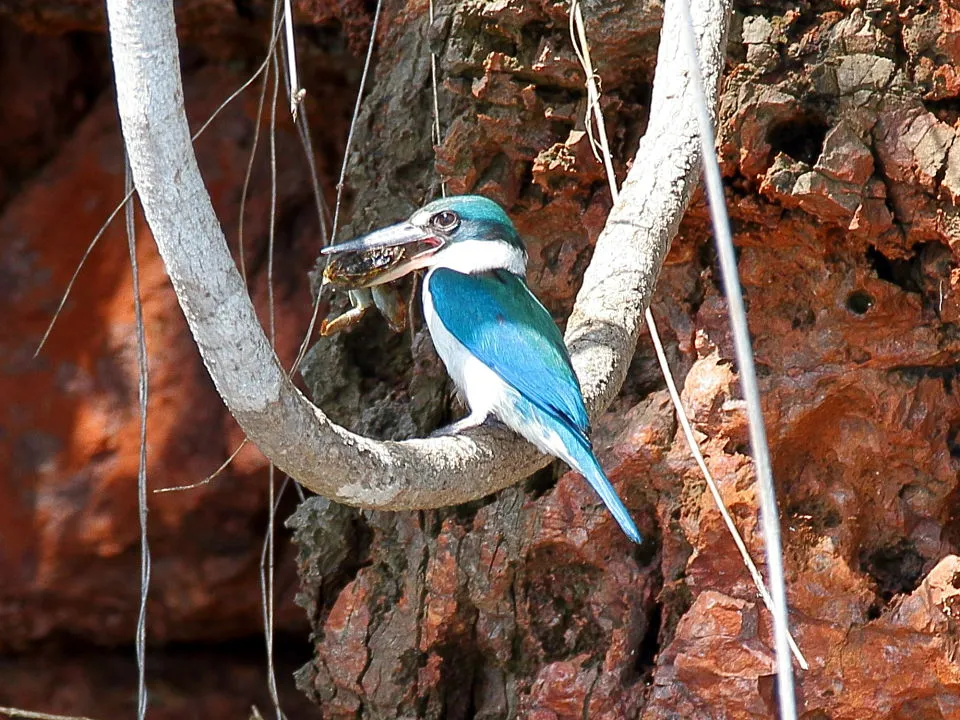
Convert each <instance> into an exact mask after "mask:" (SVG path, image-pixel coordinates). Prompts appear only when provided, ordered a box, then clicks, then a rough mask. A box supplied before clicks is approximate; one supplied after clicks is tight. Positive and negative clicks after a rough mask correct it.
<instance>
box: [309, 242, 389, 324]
mask: <svg viewBox="0 0 960 720" xmlns="http://www.w3.org/2000/svg"><path fill="white" fill-rule="evenodd" d="M405 257H406V252H405V250H404V248H402V247H389V248H379V249H376V250H354V251H344V252H339V253H336V254H333V255H331V256H330V260H329V261H328V263H327V267H326V268H324V270H323V284H322V285H331V286H332V287H334V288H336V289H338V290H344V291H346V292H347V295H348V296H349V298H350V305H351V307H350V309H349V310H347V311H346V312H345V313H343V314H342V315H338V316H337V317H335V318H333V319H330V318H326V319H324V320H323V322H322V323H321V324H320V334H321V335H323V336H328V335H335V334H336V333H339V332H342V331H344V330H349V329H351V328H353V327H355V326H356V325H357V324H358V323H359V322H360V320H361V318H363V316H364V315H366V314H367V312H368V311H369V310H370V308H376V309H377V310H378V311H379V312H380V314H381V315H383V317H384V318H385V319H386V321H387V324H388V325H389V326H390V329H391V330H393V331H394V332H397V333H399V332H403V330H404V329H405V328H406V326H407V306H406V304H405V303H404V302H403V301H402V300H401V298H400V294H399V293H398V292H397V290H396V288H394V287H393V286H392V285H389V284H376V280H377V279H378V278H380V277H381V276H382V275H384V274H385V273H387V272H389V271H390V270H391V269H393V268H394V267H396V266H397V265H399V264H400V263H401V262H403V260H404V259H405ZM321 287H322V286H321Z"/></svg>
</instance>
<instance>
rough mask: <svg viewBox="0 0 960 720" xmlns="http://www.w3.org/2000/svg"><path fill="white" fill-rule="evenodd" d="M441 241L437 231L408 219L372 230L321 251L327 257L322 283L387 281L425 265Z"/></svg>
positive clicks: (347, 285)
mask: <svg viewBox="0 0 960 720" xmlns="http://www.w3.org/2000/svg"><path fill="white" fill-rule="evenodd" d="M444 243H445V240H444V239H443V238H442V237H439V236H438V235H437V234H436V233H434V232H432V231H430V230H429V229H427V228H422V227H418V226H417V225H414V224H413V223H411V222H401V223H397V224H396V225H391V226H390V227H385V228H383V229H381V230H375V231H374V232H372V233H370V234H368V235H364V236H363V237H360V238H357V239H356V240H350V241H348V242H345V243H340V244H339V245H331V246H330V247H326V248H323V250H321V251H320V252H321V254H323V255H327V256H328V257H329V260H328V262H327V267H326V268H325V269H324V271H323V283H324V284H327V283H329V284H331V285H333V286H335V287H338V288H340V289H343V290H355V289H358V288H368V287H373V286H375V285H382V284H384V283H389V282H392V281H394V280H397V279H398V278H401V277H403V276H404V275H406V274H407V273H410V272H413V271H414V270H419V269H420V268H423V267H426V266H427V265H428V264H429V259H430V257H431V256H432V255H434V254H435V253H436V252H437V251H438V250H440V248H442V247H443V245H444Z"/></svg>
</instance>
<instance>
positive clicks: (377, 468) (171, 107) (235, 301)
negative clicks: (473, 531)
mask: <svg viewBox="0 0 960 720" xmlns="http://www.w3.org/2000/svg"><path fill="white" fill-rule="evenodd" d="M676 5H677V3H676V2H673V1H671V0H668V2H667V4H666V8H665V18H664V23H663V30H662V35H661V37H662V41H661V44H660V50H659V57H658V62H657V69H656V75H655V78H654V87H653V102H652V107H651V113H650V122H649V126H648V129H647V133H646V135H645V136H644V138H643V139H642V140H641V142H640V147H639V149H638V151H637V157H636V160H635V161H634V164H633V167H632V169H631V170H630V173H629V175H628V177H627V180H626V182H625V183H624V185H623V189H622V192H621V196H620V200H619V202H618V203H617V204H616V205H615V206H614V208H613V210H612V211H611V212H610V216H609V218H608V219H607V223H606V226H605V228H604V230H603V232H602V234H601V236H600V238H599V240H598V241H597V246H596V250H595V253H594V256H593V260H592V261H591V264H590V266H589V268H588V269H587V272H586V274H585V276H584V282H583V286H582V288H581V290H580V293H579V295H578V297H577V302H576V306H575V307H574V310H573V314H572V316H571V318H570V321H569V323H568V325H567V335H566V339H567V342H568V344H569V346H570V349H571V354H572V357H573V362H574V366H575V368H576V370H577V373H578V375H579V377H580V380H581V383H582V386H583V391H584V396H585V398H586V400H587V406H588V407H589V408H590V410H591V414H593V415H596V414H597V413H599V412H602V411H603V410H604V409H605V408H606V407H607V406H608V405H609V404H610V402H611V401H612V400H613V397H614V396H615V395H616V393H617V392H618V391H619V389H620V387H621V385H622V384H623V381H624V378H625V376H626V371H627V367H628V366H629V363H630V360H631V358H632V356H633V353H634V350H635V348H636V341H637V337H638V334H639V332H640V329H641V326H642V321H643V311H644V309H645V308H646V307H647V306H648V305H649V303H650V299H651V296H652V294H653V288H654V285H655V283H656V279H657V275H658V274H659V272H660V268H661V265H662V264H663V259H664V257H665V256H666V253H667V250H668V249H669V246H670V242H671V240H672V239H673V237H674V235H675V234H676V231H677V227H678V226H679V224H680V220H681V218H682V216H683V213H684V210H685V209H686V206H687V203H688V202H689V199H690V197H691V195H692V193H693V190H694V188H695V187H696V185H697V182H698V180H699V176H700V158H701V155H700V145H699V137H698V134H697V120H696V113H695V111H694V109H693V108H694V105H693V103H694V100H693V94H692V91H691V87H690V84H689V82H688V75H687V63H686V60H685V57H684V55H683V52H682V50H681V45H680V43H679V42H678V38H679V23H680V22H681V16H680V13H679V11H678V8H677V7H676ZM729 6H730V0H697V1H696V2H693V7H692V10H693V15H694V20H695V24H696V25H697V31H698V36H699V42H700V49H701V64H702V66H703V69H704V72H705V85H706V87H707V88H708V89H709V91H710V98H709V100H710V104H711V106H715V105H716V92H717V86H718V82H719V78H720V73H721V71H722V69H723V65H724V50H725V40H726V29H727V23H728V18H729ZM107 12H108V19H109V24H110V40H111V48H112V51H113V65H114V72H115V76H116V83H117V102H118V107H119V112H120V119H121V123H122V127H123V136H124V141H125V143H126V147H127V153H128V155H129V157H130V163H131V166H132V169H133V176H134V181H135V184H136V188H137V192H138V194H139V196H140V201H141V203H142V204H143V209H144V213H145V215H146V218H147V222H148V223H149V225H150V229H151V230H152V232H153V235H154V239H155V241H156V243H157V247H158V249H159V251H160V255H161V256H162V258H163V261H164V263H165V265H166V268H167V272H168V274H169V276H170V279H171V282H172V283H173V287H174V290H175V291H176V293H177V297H178V299H179V301H180V305H181V307H182V308H183V312H184V315H185V316H186V319H187V322H188V324H189V326H190V330H191V332H192V333H193V336H194V339H195V341H196V343H197V346H198V348H199V350H200V354H201V356H202V357H203V361H204V363H205V365H206V367H207V370H208V371H209V373H210V376H211V377H212V378H213V381H214V384H215V385H216V388H217V391H218V392H219V393H220V396H221V397H222V398H223V400H224V402H225V403H226V405H227V408H228V409H229V410H230V412H231V413H232V414H233V415H234V417H235V418H236V419H237V421H238V422H239V423H240V425H241V427H242V428H243V430H244V432H245V433H246V434H247V437H248V438H249V439H250V440H251V441H253V442H254V443H255V444H256V445H257V447H259V448H260V450H261V451H262V452H263V453H264V455H266V456H267V457H268V458H269V459H270V460H271V461H272V462H273V463H275V464H276V466H277V467H279V468H280V469H281V470H282V471H284V472H285V473H287V474H288V475H290V477H292V478H294V479H295V480H297V481H298V482H300V483H301V484H303V485H304V486H305V487H307V488H309V489H311V490H313V491H314V492H317V493H319V494H321V495H323V496H325V497H328V498H331V499H334V500H337V501H340V502H343V503H346V504H349V505H355V506H360V507H368V508H377V509H393V510H397V509H412V508H432V507H440V506H445V505H454V504H458V503H463V502H467V501H470V500H475V499H477V498H480V497H483V496H485V495H488V494H490V493H492V492H495V491H497V490H500V489H502V488H504V487H507V486H508V485H511V484H512V483H514V482H516V481H517V480H518V479H520V478H522V477H525V476H527V475H529V474H530V473H531V472H533V471H535V470H536V469H538V468H540V467H542V466H543V465H545V464H546V463H547V462H548V459H547V458H546V457H544V456H543V455H540V454H539V453H538V452H537V451H536V450H535V449H534V448H533V447H532V446H530V445H528V444H526V443H525V442H524V441H522V440H520V439H519V438H518V437H516V436H514V435H513V434H511V433H509V432H507V431H505V430H500V429H496V428H486V427H482V428H478V429H475V430H471V431H468V432H466V433H464V434H462V435H457V436H451V437H439V438H430V439H423V440H406V441H403V442H380V441H374V440H371V439H369V438H365V437H361V436H358V435H355V434H353V433H351V432H349V431H347V430H345V429H344V428H342V427H340V426H338V425H336V424H335V423H332V422H331V421H330V420H329V419H328V418H327V417H326V416H325V415H324V414H323V412H322V411H321V410H320V409H319V408H317V407H316V406H314V405H313V404H312V403H311V402H310V401H309V400H308V399H307V398H306V397H304V396H303V394H302V393H300V391H299V390H298V389H297V388H296V387H295V386H294V385H293V383H292V382H290V380H288V379H287V377H286V375H285V373H284V371H283V368H282V367H281V366H280V362H279V360H278V359H277V357H276V355H275V354H274V352H273V349H272V348H271V347H270V344H269V342H268V341H267V338H266V336H265V335H264V332H263V329H262V327H261V326H260V324H259V322H258V321H257V317H256V314H255V312H254V308H253V305H252V303H251V302H250V299H249V297H248V295H247V292H246V290H245V288H244V286H243V282H242V281H241V278H240V275H239V273H238V272H237V269H236V266H235V265H234V262H233V259H232V258H231V256H230V253H229V251H228V249H227V243H226V240H225V238H224V235H223V231H222V230H221V228H220V225H219V222H218V221H217V218H216V216H215V214H214V212H213V207H212V205H211V203H210V198H209V195H208V194H207V191H206V188H205V187H204V184H203V180H202V178H201V176H200V171H199V168H198V167H197V161H196V156H195V155H194V152H193V146H192V144H191V141H190V132H189V128H188V126H187V119H186V114H185V112H184V107H183V89H182V85H181V76H180V65H179V47H178V44H177V36H176V27H175V24H174V15H173V4H172V0H108V2H107Z"/></svg>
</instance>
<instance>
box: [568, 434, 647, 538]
mask: <svg viewBox="0 0 960 720" xmlns="http://www.w3.org/2000/svg"><path fill="white" fill-rule="evenodd" d="M567 449H568V451H569V452H570V455H571V459H572V460H575V461H576V465H574V469H575V470H576V471H577V472H579V473H581V474H582V475H583V476H584V477H585V478H586V479H587V482H589V483H590V486H591V487H592V488H593V489H594V490H596V492H597V495H599V496H600V499H601V500H603V504H604V505H606V506H607V509H608V510H609V511H610V514H611V515H613V518H614V520H616V521H617V523H618V524H619V525H620V528H621V529H622V530H623V532H624V533H626V535H627V537H628V538H630V539H631V540H633V542H635V543H638V544H639V543H641V542H643V537H642V536H641V535H640V531H639V530H637V526H636V524H635V523H634V522H633V518H631V517H630V511H629V510H627V508H626V506H625V505H624V504H623V501H622V500H621V499H620V496H619V495H617V491H616V490H614V489H613V485H611V484H610V481H609V480H607V476H606V475H605V474H604V472H603V468H601V467H600V463H599V462H598V461H597V458H596V456H595V455H594V454H593V451H592V450H591V449H590V446H589V445H588V444H587V443H586V441H585V440H582V441H581V442H576V443H571V444H570V445H569V446H568V448H567Z"/></svg>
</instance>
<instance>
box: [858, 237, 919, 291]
mask: <svg viewBox="0 0 960 720" xmlns="http://www.w3.org/2000/svg"><path fill="white" fill-rule="evenodd" d="M919 249H920V248H919V246H918V247H917V248H915V252H914V253H913V255H912V256H910V258H909V259H907V260H897V259H891V258H888V257H887V256H886V255H884V254H883V253H882V252H880V251H879V250H877V249H876V248H875V247H872V246H871V247H870V249H869V250H867V261H868V262H869V263H870V265H871V266H872V267H873V269H874V272H876V273H877V277H878V278H880V279H881V280H883V281H885V282H888V283H893V284H894V285H896V286H897V287H899V288H902V289H903V290H905V291H906V292H911V293H919V292H920V291H921V283H920V280H921V277H922V271H921V267H920V252H919Z"/></svg>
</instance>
